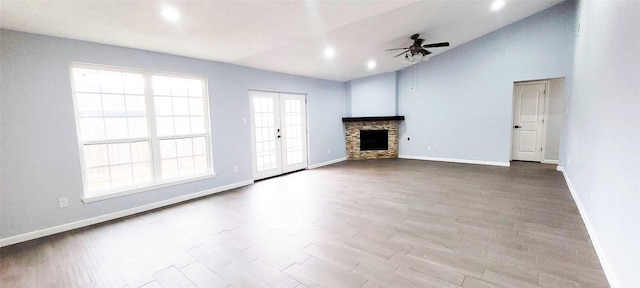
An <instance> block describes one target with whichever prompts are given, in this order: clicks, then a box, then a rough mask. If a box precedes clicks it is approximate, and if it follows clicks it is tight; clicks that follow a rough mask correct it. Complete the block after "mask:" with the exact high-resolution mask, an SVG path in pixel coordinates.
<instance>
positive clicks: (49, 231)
mask: <svg viewBox="0 0 640 288" xmlns="http://www.w3.org/2000/svg"><path fill="white" fill-rule="evenodd" d="M251 184H253V180H246V181H241V182H236V183H233V184H229V185H225V186H220V187H216V188H212V189H207V190H203V191H200V192H195V193H191V194H187V195H182V196H178V197H175V198H171V199H167V200H162V201H158V202H154V203H150V204H146V205H142V206H138V207H134V208H130V209H126V210H122V211H117V212H113V213H109V214H104V215H100V216H96V217H93V218H87V219H82V220H78V221H74V222H70V223H66V224H62V225H58V226H54V227H49V228H44V229H41V230H36V231H32V232H27V233H24V234H20V235H16V236H11V237H7V238H3V239H0V247H4V246H9V245H12V244H16V243H20V242H24V241H29V240H33V239H37V238H41V237H45V236H49V235H53V234H56V233H61V232H65V231H69V230H73V229H77V228H81V227H86V226H89V225H93V224H97V223H102V222H106V221H110V220H113V219H117V218H122V217H126V216H129V215H133V214H137V213H141V212H145V211H149V210H153V209H156V208H160V207H164V206H168V205H173V204H176V203H180V202H184V201H189V200H192V199H195V198H199V197H204V196H208V195H211V194H215V193H219V192H222V191H227V190H231V189H235V188H239V187H242V186H247V185H251Z"/></svg>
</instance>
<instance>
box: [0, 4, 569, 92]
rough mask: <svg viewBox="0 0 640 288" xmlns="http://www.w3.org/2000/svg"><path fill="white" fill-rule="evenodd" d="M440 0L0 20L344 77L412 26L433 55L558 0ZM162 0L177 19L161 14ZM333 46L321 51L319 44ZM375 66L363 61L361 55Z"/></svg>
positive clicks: (133, 10)
mask: <svg viewBox="0 0 640 288" xmlns="http://www.w3.org/2000/svg"><path fill="white" fill-rule="evenodd" d="M492 1H493V0H473V1H469V0H447V1H322V2H318V1H279V2H270V1H251V2H246V1H228V2H217V1H215V2H214V1H6V0H2V2H1V3H0V20H1V21H0V27H2V28H5V29H10V30H17V31H25V32H31V33H37V34H44V35H52V36H57V37H64V38H70V39H78V40H85V41H90V42H97V43H103V44H111V45H117V46H123V47H130V48H138V49H144V50H150V51H157V52H164V53H169V54H175V55H182V56H188V57H193V58H199V59H207V60H213V61H220V62H226V63H233V64H238V65H242V66H248V67H254V68H259V69H265V70H270V71H277V72H284V73H289V74H295V75H303V76H309V77H316V78H322V79H330V80H338V81H348V80H351V79H355V78H360V77H365V76H369V75H373V74H378V73H382V72H390V71H397V70H400V69H402V68H403V67H404V66H406V64H402V59H401V57H399V58H393V56H394V55H396V54H397V53H398V52H396V53H393V52H385V51H384V50H385V49H387V48H398V47H407V46H408V45H410V44H411V42H412V41H411V40H410V39H409V36H411V34H413V33H420V34H421V37H422V38H425V39H426V40H425V41H426V43H432V42H443V41H448V42H450V43H451V47H448V48H433V49H430V51H431V52H433V53H434V54H432V55H431V57H433V56H436V55H437V54H439V53H442V52H444V51H446V50H448V49H451V48H453V47H456V46H459V45H461V44H463V43H465V42H468V41H470V40H472V39H475V38H478V37H480V36H482V35H484V34H487V33H489V32H491V31H494V30H496V29H499V28H501V27H504V26H506V25H508V24H511V23H513V22H516V21H518V20H520V19H523V18H525V17H527V16H529V15H532V14H535V13H536V12H539V11H541V10H544V9H546V8H548V7H551V6H553V5H555V4H557V3H559V2H562V0H529V1H517V0H510V1H509V0H507V3H506V5H505V6H504V8H503V9H502V10H500V11H497V12H494V11H491V9H490V7H491V3H492ZM166 6H171V7H174V8H176V9H177V10H179V11H180V14H181V15H182V19H181V20H180V21H178V22H175V23H172V22H168V21H166V20H165V19H163V18H162V17H161V16H160V11H161V10H162V9H163V8H164V7H166ZM327 46H331V47H334V49H335V51H336V54H335V56H334V57H333V58H332V59H325V57H324V49H325V47H327ZM369 60H375V61H376V62H377V67H376V68H375V69H372V70H368V69H367V67H366V62H367V61H369Z"/></svg>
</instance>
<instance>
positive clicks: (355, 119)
mask: <svg viewBox="0 0 640 288" xmlns="http://www.w3.org/2000/svg"><path fill="white" fill-rule="evenodd" d="M402 120H404V116H375V117H343V118H342V122H374V121H402Z"/></svg>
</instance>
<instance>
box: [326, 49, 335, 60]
mask: <svg viewBox="0 0 640 288" xmlns="http://www.w3.org/2000/svg"><path fill="white" fill-rule="evenodd" d="M333 55H336V50H334V49H333V47H327V48H326V49H324V57H325V58H327V59H329V58H333Z"/></svg>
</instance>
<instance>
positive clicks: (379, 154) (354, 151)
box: [344, 120, 398, 160]
mask: <svg viewBox="0 0 640 288" xmlns="http://www.w3.org/2000/svg"><path fill="white" fill-rule="evenodd" d="M344 125H345V128H346V141H347V159H349V160H363V159H382V158H398V121H397V120H387V121H354V122H344ZM360 130H388V131H389V137H388V141H389V149H388V150H369V151H360Z"/></svg>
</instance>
